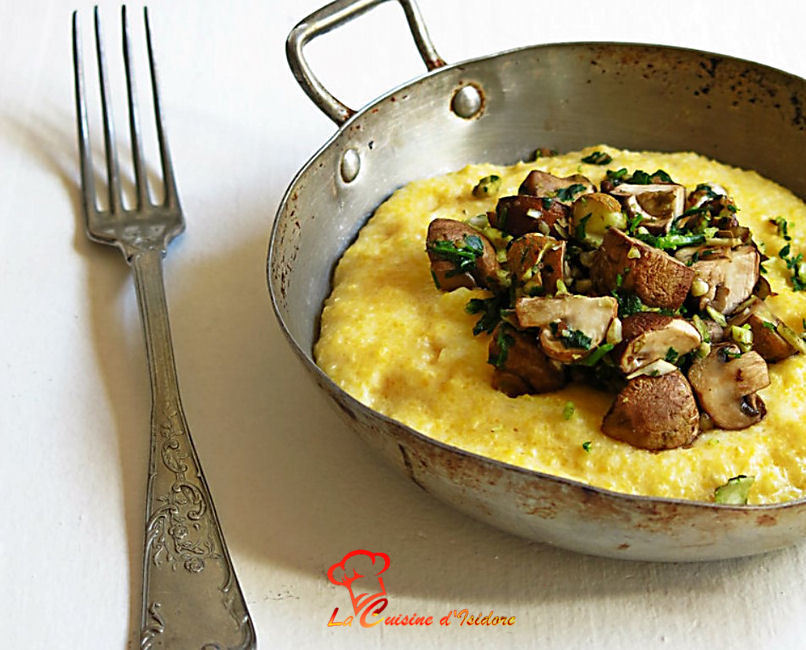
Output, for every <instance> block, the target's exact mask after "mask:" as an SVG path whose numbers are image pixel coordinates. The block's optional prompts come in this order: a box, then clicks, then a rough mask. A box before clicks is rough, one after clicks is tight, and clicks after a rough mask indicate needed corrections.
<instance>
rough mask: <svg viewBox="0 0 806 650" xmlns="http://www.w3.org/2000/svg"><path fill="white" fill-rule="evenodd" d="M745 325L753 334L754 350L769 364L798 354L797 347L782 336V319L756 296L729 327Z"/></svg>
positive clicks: (731, 321)
mask: <svg viewBox="0 0 806 650" xmlns="http://www.w3.org/2000/svg"><path fill="white" fill-rule="evenodd" d="M745 324H747V325H750V331H751V332H752V333H753V349H754V350H755V351H756V352H758V353H759V354H760V355H761V356H762V357H764V360H765V361H767V362H768V363H775V362H776V361H781V360H783V359H786V358H787V357H791V356H792V355H793V354H796V353H797V352H798V350H797V348H795V346H793V345H792V344H791V343H790V342H789V341H787V340H786V339H785V338H784V337H783V336H781V334H780V332H779V328H781V327H782V326H783V327H785V325H784V324H783V322H782V321H781V319H780V318H778V317H777V316H776V315H775V314H773V313H772V311H770V308H769V307H767V305H765V304H764V302H763V301H761V300H759V299H758V298H756V297H755V296H754V297H752V298H751V299H750V301H749V304H747V306H745V307H744V309H741V310H740V311H738V312H737V313H736V315H735V316H734V317H733V318H732V319H731V320H730V321H728V325H735V326H737V327H740V326H742V325H745Z"/></svg>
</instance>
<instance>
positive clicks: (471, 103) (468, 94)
mask: <svg viewBox="0 0 806 650" xmlns="http://www.w3.org/2000/svg"><path fill="white" fill-rule="evenodd" d="M451 109H452V110H453V112H454V113H456V114H457V115H458V116H459V117H464V118H465V119H469V118H471V117H473V116H474V115H475V114H476V113H478V112H479V110H480V109H481V93H480V92H479V89H478V88H476V87H475V86H473V85H471V84H468V85H467V86H463V87H462V88H460V89H459V90H458V91H457V92H456V94H455V95H454V96H453V101H451Z"/></svg>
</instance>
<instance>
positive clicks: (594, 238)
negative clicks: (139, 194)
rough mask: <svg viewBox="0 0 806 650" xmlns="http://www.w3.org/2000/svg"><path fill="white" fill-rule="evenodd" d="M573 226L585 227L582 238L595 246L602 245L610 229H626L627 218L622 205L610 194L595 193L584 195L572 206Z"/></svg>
mask: <svg viewBox="0 0 806 650" xmlns="http://www.w3.org/2000/svg"><path fill="white" fill-rule="evenodd" d="M571 218H572V224H573V226H574V228H575V230H576V229H578V228H579V227H580V226H582V227H583V230H584V233H585V236H584V237H583V238H582V239H584V240H585V241H587V242H588V243H590V244H593V245H594V246H599V245H600V244H601V243H602V238H603V237H604V234H605V231H606V230H607V229H608V228H612V227H616V228H624V227H625V226H626V225H627V218H626V217H625V216H624V214H623V213H622V212H621V204H620V203H619V202H618V201H617V200H616V199H614V198H613V197H612V196H610V195H609V194H602V193H601V192H593V193H592V194H583V195H582V196H580V197H579V198H578V199H577V200H576V201H574V203H573V205H572V206H571Z"/></svg>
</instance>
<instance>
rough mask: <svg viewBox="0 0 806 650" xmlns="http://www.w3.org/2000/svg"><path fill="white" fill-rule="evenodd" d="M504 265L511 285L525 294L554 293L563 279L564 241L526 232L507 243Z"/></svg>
mask: <svg viewBox="0 0 806 650" xmlns="http://www.w3.org/2000/svg"><path fill="white" fill-rule="evenodd" d="M507 263H508V265H509V270H510V272H511V273H512V276H513V278H514V279H515V282H516V283H517V284H518V285H521V287H522V288H523V291H524V293H525V294H526V295H536V294H540V293H547V294H551V293H554V292H555V291H557V281H558V280H562V279H563V268H564V265H565V242H564V241H558V240H556V239H554V238H553V237H547V236H545V235H541V234H539V233H527V234H525V235H524V236H523V237H518V239H515V240H513V241H512V242H511V243H510V245H509V248H508V249H507Z"/></svg>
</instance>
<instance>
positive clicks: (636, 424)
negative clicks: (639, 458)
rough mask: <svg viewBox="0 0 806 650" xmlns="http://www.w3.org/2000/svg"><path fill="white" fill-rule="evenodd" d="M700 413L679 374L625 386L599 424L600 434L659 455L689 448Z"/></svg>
mask: <svg viewBox="0 0 806 650" xmlns="http://www.w3.org/2000/svg"><path fill="white" fill-rule="evenodd" d="M699 422H700V412H699V411H698V410H697V403H696V402H695V400H694V395H693V394H692V392H691V386H690V385H689V383H688V382H687V381H686V378H685V377H684V376H683V374H682V373H681V372H680V371H679V370H674V371H672V372H669V373H667V374H665V375H661V376H659V377H651V376H648V375H641V376H639V377H636V378H635V379H631V380H630V381H629V382H627V385H626V386H625V387H624V388H623V389H622V391H621V392H620V393H619V394H618V395H617V396H616V399H615V401H614V402H613V405H612V406H611V407H610V410H609V411H608V412H607V415H605V417H604V420H603V421H602V432H603V433H605V434H607V435H608V436H610V437H611V438H615V439H616V440H622V441H623V442H627V443H629V444H631V445H633V446H634V447H640V448H641V449H649V450H651V451H660V450H662V449H674V448H675V447H680V446H682V445H688V444H691V443H692V442H693V441H694V439H695V438H696V437H697V434H698V433H699Z"/></svg>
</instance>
